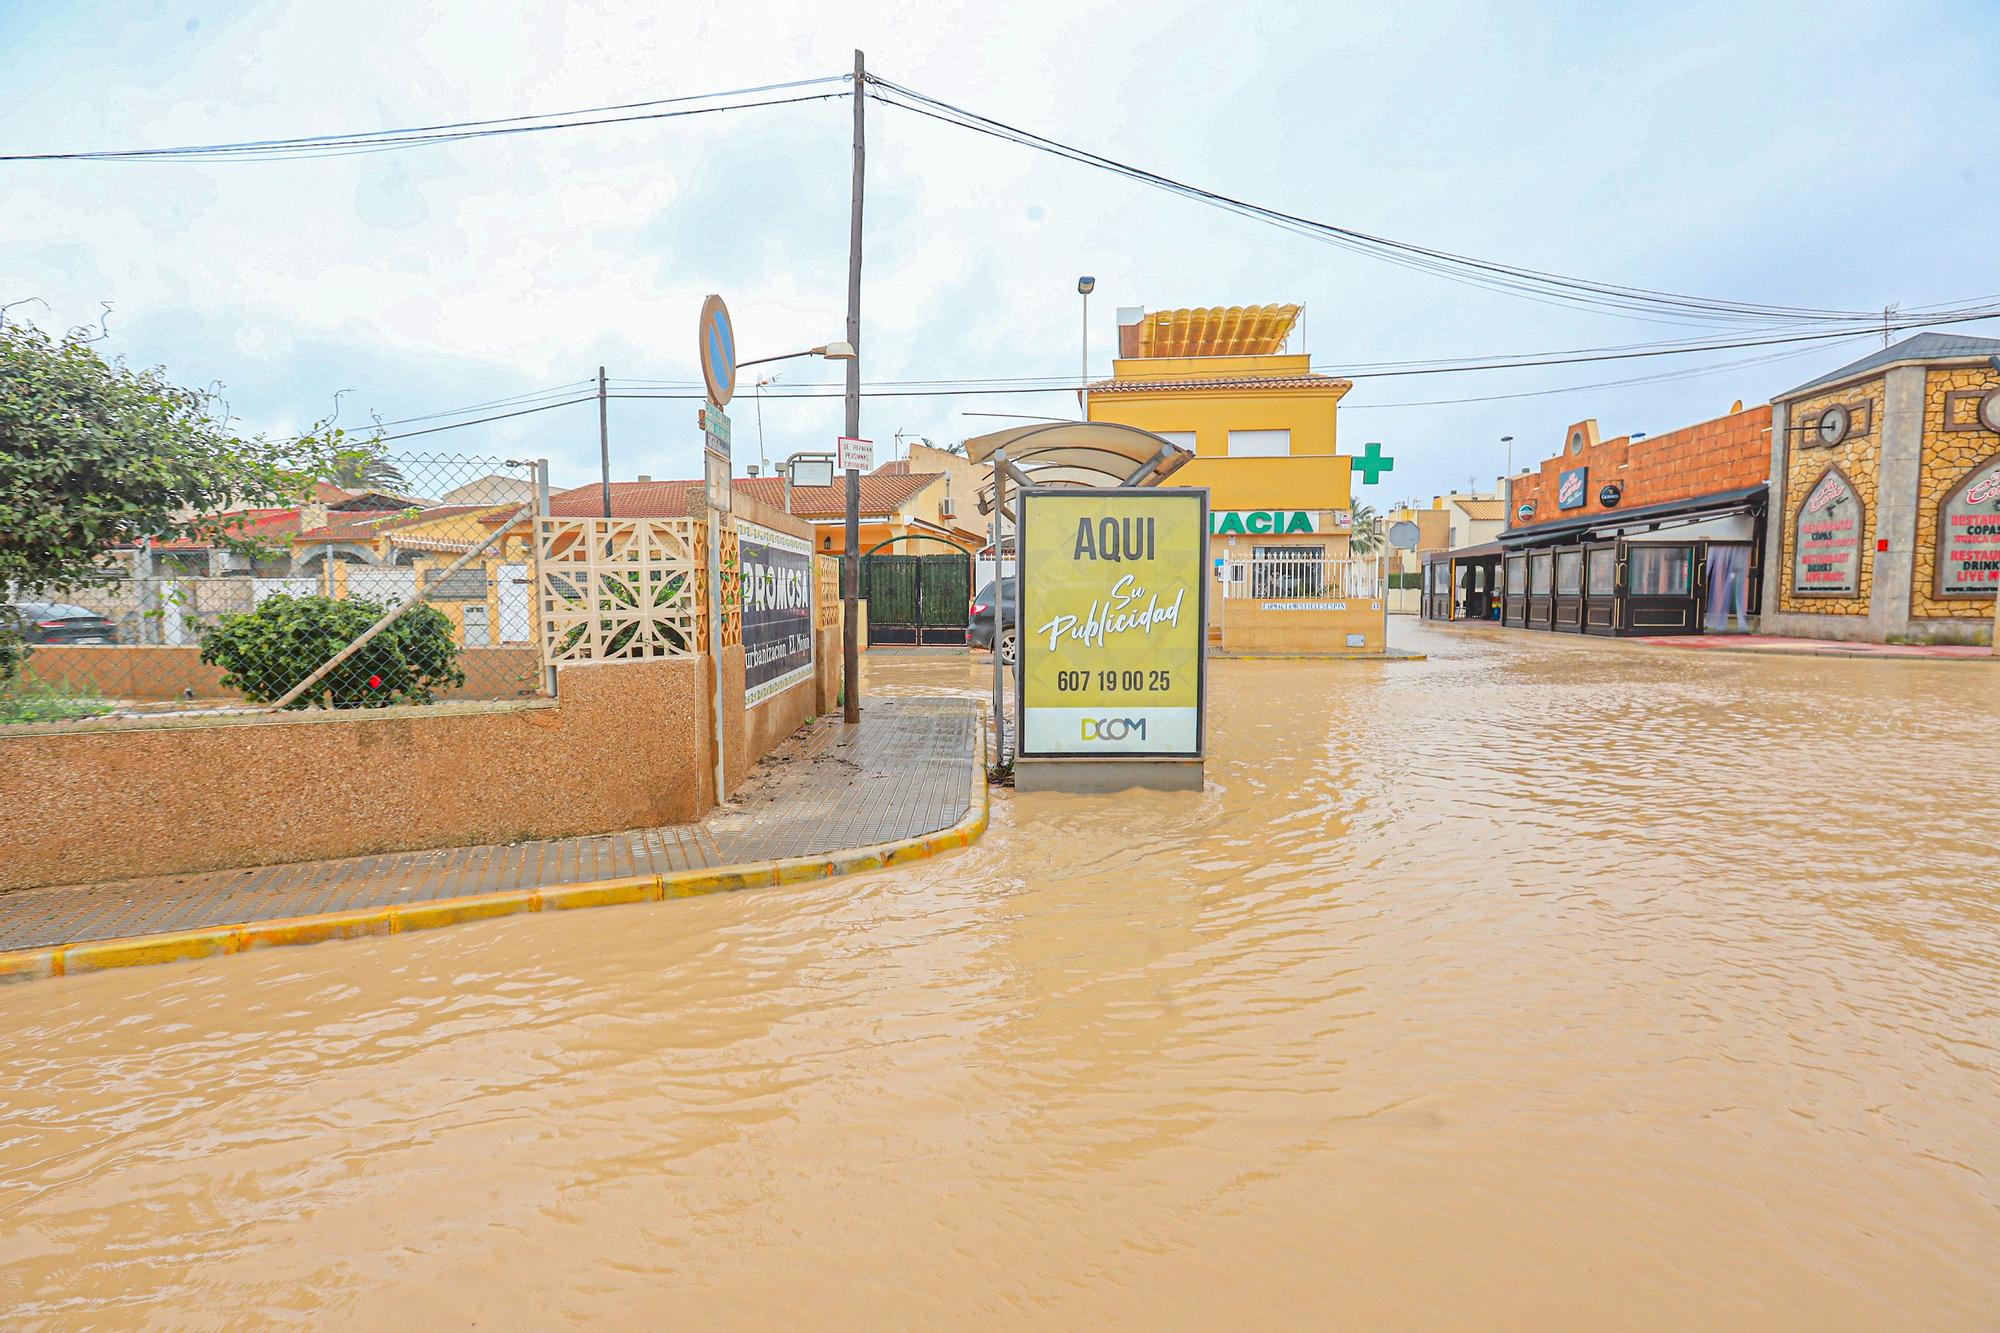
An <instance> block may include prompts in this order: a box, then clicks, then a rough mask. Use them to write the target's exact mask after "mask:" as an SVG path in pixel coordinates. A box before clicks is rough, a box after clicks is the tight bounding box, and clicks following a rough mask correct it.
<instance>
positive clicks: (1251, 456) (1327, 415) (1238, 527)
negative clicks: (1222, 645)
mask: <svg viewBox="0 0 2000 1333" xmlns="http://www.w3.org/2000/svg"><path fill="white" fill-rule="evenodd" d="M1299 312H1300V307H1298V306H1296V305H1266V306H1229V307H1226V308H1222V307H1218V308H1212V309H1181V310H1156V311H1145V310H1121V311H1120V312H1119V320H1118V325H1119V327H1118V353H1119V354H1118V357H1117V359H1116V360H1114V361H1113V362H1112V367H1111V378H1110V379H1108V380H1098V381H1096V382H1095V383H1092V384H1090V385H1089V386H1088V388H1087V391H1086V392H1087V397H1086V399H1085V416H1086V418H1087V419H1088V420H1090V421H1101V422H1112V423H1116V424H1119V425H1125V426H1135V427H1138V428H1139V429H1141V430H1147V431H1151V432H1153V433H1154V434H1156V435H1160V436H1162V437H1164V438H1166V439H1168V440H1171V441H1173V442H1174V443H1175V444H1178V445H1180V446H1181V447H1183V448H1186V449H1191V450H1192V451H1193V452H1194V455H1195V456H1194V458H1193V460H1192V461H1190V462H1189V463H1187V464H1186V465H1185V466H1184V467H1182V468H1181V469H1180V470H1179V471H1177V472H1175V473H1174V475H1173V478H1172V480H1171V482H1170V483H1169V484H1170V485H1174V486H1199V487H1203V488H1205V489H1206V490H1207V491H1208V495H1209V508H1210V519H1209V528H1210V554H1211V556H1212V558H1213V563H1214V567H1215V571H1216V577H1217V581H1218V586H1217V588H1216V590H1215V591H1216V593H1217V595H1218V596H1219V597H1223V598H1230V599H1233V600H1235V601H1238V602H1243V603H1245V607H1243V608H1238V609H1239V610H1247V609H1248V604H1250V603H1253V602H1255V603H1267V602H1268V603H1274V602H1278V601H1291V602H1301V601H1313V602H1314V605H1315V607H1317V606H1318V605H1319V602H1318V600H1316V599H1329V600H1326V601H1325V606H1326V608H1327V610H1328V612H1329V613H1330V614H1331V613H1333V612H1332V608H1333V606H1334V604H1335V603H1336V602H1349V601H1351V602H1353V603H1354V606H1355V607H1356V609H1357V610H1359V611H1361V612H1362V613H1363V614H1366V613H1368V612H1369V611H1370V610H1371V609H1372V611H1373V612H1374V613H1375V614H1376V615H1377V616H1378V618H1379V613H1380V609H1381V601H1380V590H1379V586H1378V584H1377V581H1376V573H1375V562H1374V560H1373V558H1372V557H1370V558H1369V559H1368V560H1366V561H1365V562H1357V561H1351V560H1350V558H1349V539H1350V538H1351V537H1352V535H1353V522H1354V516H1353V469H1354V460H1353V459H1352V458H1351V457H1349V456H1348V455H1346V454H1343V453H1341V452H1340V450H1339V442H1340V425H1339V409H1340V400H1341V399H1342V398H1343V397H1345V396H1346V394H1347V392H1348V391H1349V390H1350V389H1352V388H1353V387H1354V385H1353V382H1352V381H1350V380H1344V379H1337V378H1335V377H1333V376H1331V375H1317V374H1314V373H1313V371H1312V366H1311V358H1310V357H1309V356H1308V355H1307V354H1305V353H1303V352H1288V351H1287V350H1286V347H1287V344H1288V341H1289V339H1290V338H1291V335H1292V331H1293V328H1294V326H1295V325H1296V324H1297V322H1298V318H1299ZM1364 564H1365V566H1366V567H1365V568H1362V567H1361V566H1362V565H1364ZM1223 585H1228V586H1226V587H1225V586H1223ZM1345 609H1346V607H1345V606H1343V607H1342V611H1343V612H1344V611H1345ZM1288 623H1289V624H1294V625H1299V626H1303V625H1304V624H1305V617H1302V616H1298V615H1294V616H1291V617H1289V618H1288ZM1345 639H1346V636H1345V634H1344V633H1343V635H1342V641H1343V642H1344V641H1345ZM1379 642H1380V636H1379V632H1372V633H1371V634H1370V635H1369V646H1370V647H1371V648H1378V647H1379Z"/></svg>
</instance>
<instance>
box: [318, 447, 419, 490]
mask: <svg viewBox="0 0 2000 1333" xmlns="http://www.w3.org/2000/svg"><path fill="white" fill-rule="evenodd" d="M327 480H328V481H331V482H332V483H333V484H334V485H336V486H339V487H342V488H343V489H346V490H350V491H375V490H393V489H395V488H396V487H399V486H401V485H403V470H402V469H401V468H399V467H397V466H396V465H395V463H393V462H391V461H390V459H389V456H388V455H387V454H384V453H378V452H376V451H375V450H373V449H354V450H351V451H347V452H344V453H342V454H340V455H338V456H337V457H336V458H335V460H334V464H333V475H332V476H330V477H328V478H327Z"/></svg>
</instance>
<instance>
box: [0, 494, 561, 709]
mask: <svg viewBox="0 0 2000 1333" xmlns="http://www.w3.org/2000/svg"><path fill="white" fill-rule="evenodd" d="M540 509H541V495H540V493H539V491H538V480H537V468H536V465H535V464H534V463H533V462H528V461H522V460H516V459H498V458H480V457H467V456H453V455H415V454H410V455H379V456H375V457H373V458H369V459H366V460H364V461H363V463H362V464H361V465H358V466H356V467H355V468H354V469H352V470H351V471H350V472H349V473H348V474H347V475H342V476H338V477H332V478H328V479H325V480H323V481H320V482H318V483H315V485H314V486H313V488H312V491H311V493H310V494H309V495H306V496H303V497H301V498H300V499H299V500H298V501H297V502H296V503H294V504H290V505H286V506H276V507H269V508H257V509H243V510H237V511H232V512H229V513H224V514H219V515H217V516H215V518H214V519H213V521H212V522H210V523H209V524H206V525H205V530H204V531H203V533H202V534H201V535H199V536H196V537H191V538H182V539H177V540H174V541H171V542H144V543H140V544H137V545H134V546H128V547H121V548H115V549H111V550H107V551H106V552H105V553H104V560H103V567H102V568H103V573H102V577H101V578H100V579H99V580H97V581H95V582H93V583H92V584H90V585H88V586H81V587H72V588H62V589H25V588H12V589H0V617H4V618H5V622H6V623H5V624H4V625H0V645H4V646H0V725H7V724H22V723H52V722H55V723H60V722H75V721H82V720H88V719H94V718H105V717H145V716H160V715H173V714H179V713H194V712H217V711H236V712H253V711H262V710H267V709H272V708H277V707H286V708H383V707H390V706H393V705H408V704H431V703H443V702H452V701H459V700H497V699H518V698H526V697H533V696H536V695H539V694H542V693H544V692H545V690H546V673H545V671H544V669H543V661H542V651H541V640H542V627H541V624H540V618H539V614H538V611H537V606H538V599H537V596H536V588H537V582H538V580H537V573H536V561H537V544H536V541H535V524H536V516H537V514H538V512H539V511H540ZM397 608H404V609H403V610H402V611H401V614H399V615H396V616H394V617H391V616H390V614H389V613H390V612H391V611H393V610H396V609H397Z"/></svg>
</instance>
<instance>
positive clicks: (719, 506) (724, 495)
mask: <svg viewBox="0 0 2000 1333" xmlns="http://www.w3.org/2000/svg"><path fill="white" fill-rule="evenodd" d="M701 460H702V465H701V472H702V480H703V482H704V484H705V487H706V490H707V493H708V507H709V508H710V509H713V510H714V511H715V512H716V513H718V514H726V513H728V512H729V510H730V507H731V505H732V504H733V503H734V491H733V489H732V488H731V486H730V484H729V459H728V458H727V457H725V456H724V455H722V454H718V453H711V452H706V451H704V452H703V454H702V456H701Z"/></svg>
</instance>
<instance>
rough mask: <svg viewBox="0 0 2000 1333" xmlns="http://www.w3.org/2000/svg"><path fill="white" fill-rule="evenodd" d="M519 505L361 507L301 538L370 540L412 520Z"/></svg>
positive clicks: (501, 511)
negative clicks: (410, 507)
mask: <svg viewBox="0 0 2000 1333" xmlns="http://www.w3.org/2000/svg"><path fill="white" fill-rule="evenodd" d="M519 508H520V506H519V505H432V506H431V507H430V508H429V509H398V510H393V511H389V512H382V511H377V510H364V511H362V512H359V513H353V514H343V515H341V516H340V518H339V520H337V521H335V522H330V523H327V524H326V525H325V526H324V527H318V528H313V529H312V530H310V531H308V532H301V533H300V534H299V536H298V540H299V541H301V542H366V541H373V540H374V539H375V538H376V537H378V536H380V535H381V534H382V533H385V532H393V531H394V530H395V529H397V528H406V527H409V526H410V525H411V524H413V523H428V522H431V521H433V520H436V519H440V518H458V517H460V516H462V515H465V514H484V513H486V512H487V511H489V510H492V511H495V512H497V513H499V514H501V515H503V516H504V515H506V514H510V513H513V512H514V511H515V510H517V509H519Z"/></svg>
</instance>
